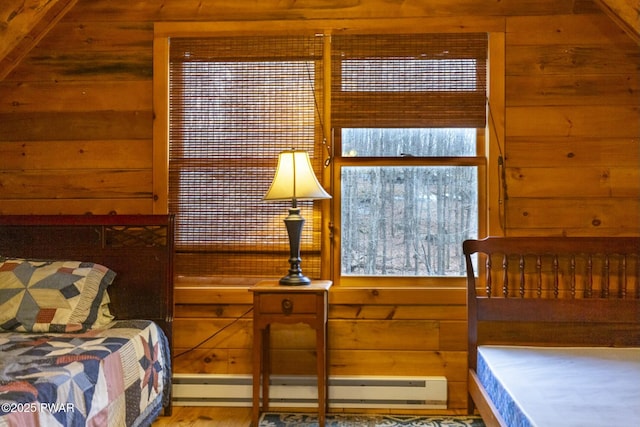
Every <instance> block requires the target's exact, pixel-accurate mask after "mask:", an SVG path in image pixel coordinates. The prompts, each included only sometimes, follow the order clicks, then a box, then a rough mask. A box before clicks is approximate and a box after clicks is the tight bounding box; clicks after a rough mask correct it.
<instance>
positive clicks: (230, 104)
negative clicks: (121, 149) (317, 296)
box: [169, 36, 323, 279]
mask: <svg viewBox="0 0 640 427" xmlns="http://www.w3.org/2000/svg"><path fill="white" fill-rule="evenodd" d="M322 46H323V43H322V39H321V38H318V37H315V36H309V37H304V36H302V37H215V38H207V39H194V38H184V39H180V38H175V39H172V40H171V45H170V134H169V141H170V142H169V211H170V212H172V213H175V214H176V252H177V256H176V272H177V274H179V275H195V276H221V277H233V278H236V279H237V278H251V277H254V278H264V277H271V276H274V277H278V276H281V275H282V274H283V273H284V272H286V270H287V268H288V264H287V259H288V254H289V241H288V236H287V234H286V229H285V227H284V224H283V222H282V220H283V219H284V217H285V216H286V214H287V208H288V207H289V206H288V205H287V203H284V202H282V203H280V202H278V203H264V202H263V201H262V197H263V196H264V194H265V193H266V192H267V190H268V189H269V185H270V184H271V180H272V179H273V175H274V172H275V168H276V163H277V157H278V153H279V152H280V151H282V150H285V149H290V148H297V149H303V150H306V151H308V152H309V153H310V156H311V158H312V159H314V163H315V167H316V169H317V170H318V171H320V170H321V168H322V166H321V163H322V160H321V159H320V158H319V157H318V158H316V157H315V156H314V154H315V153H316V151H319V150H321V149H322V147H321V146H319V143H318V141H321V140H322V138H321V134H322V131H321V129H320V128H319V125H318V123H319V121H318V120H317V117H318V112H319V111H320V108H319V107H320V106H321V104H320V101H321V97H320V96H318V94H321V93H322V80H321V79H320V78H319V77H318V76H321V75H322V73H321V72H318V71H317V70H322ZM316 147H319V148H316ZM299 207H300V208H301V210H302V215H303V216H304V217H305V219H306V225H305V228H304V230H303V233H304V234H303V238H302V247H301V249H302V251H303V256H304V264H303V268H304V272H305V274H306V275H308V276H310V277H319V270H320V231H319V229H320V212H319V209H318V207H317V206H315V207H314V204H313V202H303V201H301V202H299Z"/></svg>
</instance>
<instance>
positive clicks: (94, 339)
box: [0, 320, 171, 427]
mask: <svg viewBox="0 0 640 427" xmlns="http://www.w3.org/2000/svg"><path fill="white" fill-rule="evenodd" d="M170 361H171V359H170V355H169V345H168V342H167V338H166V336H165V335H164V333H163V332H162V330H161V329H160V328H159V327H158V326H157V325H156V324H155V323H153V322H149V321H145V320H119V321H114V322H111V323H110V324H109V325H107V326H105V327H104V328H100V329H91V330H88V331H86V332H82V333H69V334H64V333H44V334H42V333H41V334H34V333H10V332H5V333H0V426H42V427H45V426H46V427H55V426H96V427H97V426H100V427H103V426H118V427H121V426H149V425H151V423H152V422H153V420H154V419H155V418H156V417H157V416H158V415H159V414H160V411H161V410H162V406H163V404H164V403H168V402H169V399H170V387H171V362H170Z"/></svg>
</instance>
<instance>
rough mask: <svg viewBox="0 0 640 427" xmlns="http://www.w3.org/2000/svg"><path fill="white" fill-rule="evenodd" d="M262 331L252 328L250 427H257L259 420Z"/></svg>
mask: <svg viewBox="0 0 640 427" xmlns="http://www.w3.org/2000/svg"><path fill="white" fill-rule="evenodd" d="M261 339H262V331H261V330H260V328H259V327H258V326H257V324H254V328H253V384H252V385H253V412H252V419H251V425H252V426H253V427H258V420H259V418H260V374H261V372H262V363H263V361H262V345H261V344H262V343H261Z"/></svg>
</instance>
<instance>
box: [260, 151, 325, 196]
mask: <svg viewBox="0 0 640 427" xmlns="http://www.w3.org/2000/svg"><path fill="white" fill-rule="evenodd" d="M330 198H331V196H330V195H329V194H328V193H327V192H326V191H324V188H322V186H321V185H320V183H319V182H318V178H316V175H315V173H314V172H313V168H312V167H311V160H310V159H309V154H308V153H307V152H306V151H303V150H286V151H283V152H281V153H280V154H279V155H278V167H277V168H276V174H275V176H274V177H273V182H271V187H269V191H267V194H265V196H264V198H263V199H264V200H267V201H269V200H271V201H278V200H316V199H330Z"/></svg>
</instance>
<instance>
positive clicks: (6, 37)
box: [0, 0, 77, 80]
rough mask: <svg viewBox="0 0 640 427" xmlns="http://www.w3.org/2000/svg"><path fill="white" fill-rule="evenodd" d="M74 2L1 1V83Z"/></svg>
mask: <svg viewBox="0 0 640 427" xmlns="http://www.w3.org/2000/svg"><path fill="white" fill-rule="evenodd" d="M76 2H77V0H2V1H0V80H2V79H4V78H5V77H6V76H7V75H8V74H9V73H10V72H11V70H13V68H14V67H15V66H16V65H17V64H18V63H19V62H20V60H21V59H22V58H24V57H25V56H26V55H27V53H29V51H30V50H31V49H32V48H33V47H34V46H35V45H36V44H37V43H38V42H39V41H40V40H41V39H42V37H44V36H45V35H46V34H47V32H48V31H49V30H50V29H51V28H53V26H54V25H56V23H57V22H58V21H59V20H60V19H61V18H62V17H63V16H64V15H65V13H67V12H68V11H69V10H71V8H72V7H73V6H75V4H76Z"/></svg>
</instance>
